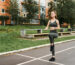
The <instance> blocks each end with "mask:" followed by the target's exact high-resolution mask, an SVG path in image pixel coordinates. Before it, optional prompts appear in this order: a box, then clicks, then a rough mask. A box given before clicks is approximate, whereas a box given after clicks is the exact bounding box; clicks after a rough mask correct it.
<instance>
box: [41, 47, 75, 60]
mask: <svg viewBox="0 0 75 65" xmlns="http://www.w3.org/2000/svg"><path fill="white" fill-rule="evenodd" d="M73 48H75V47H70V48H67V49H64V50H61V51H57V52H56V54H59V53H61V52H65V51H68V50H71V49H73ZM47 56H51V54H49V55H45V56H42V57H40V59H41V58H45V57H47Z"/></svg>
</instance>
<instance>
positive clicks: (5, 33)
mask: <svg viewBox="0 0 75 65" xmlns="http://www.w3.org/2000/svg"><path fill="white" fill-rule="evenodd" d="M44 28H45V26H0V52H7V51H13V50H18V49H23V48H28V47H32V46H37V45H42V44H48V43H49V40H35V41H33V40H24V39H22V38H20V30H21V29H44ZM43 32H49V31H43ZM30 33H32V34H33V33H36V31H35V32H34V31H32V32H31V31H29V32H28V34H30ZM69 39H75V36H71V37H64V38H58V39H55V41H56V42H58V41H64V40H69Z"/></svg>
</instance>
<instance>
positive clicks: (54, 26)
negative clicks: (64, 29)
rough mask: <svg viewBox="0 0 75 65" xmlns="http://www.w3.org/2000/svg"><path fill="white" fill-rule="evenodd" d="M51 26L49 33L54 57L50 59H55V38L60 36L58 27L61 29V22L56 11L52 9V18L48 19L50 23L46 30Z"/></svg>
mask: <svg viewBox="0 0 75 65" xmlns="http://www.w3.org/2000/svg"><path fill="white" fill-rule="evenodd" d="M49 27H50V33H49V39H50V51H51V52H52V57H51V58H50V59H49V61H55V45H54V39H55V38H57V37H58V33H57V29H60V24H59V21H58V19H57V13H56V11H51V13H50V20H49V21H48V24H47V27H46V28H45V30H47V29H48V28H49Z"/></svg>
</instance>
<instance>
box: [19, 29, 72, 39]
mask: <svg viewBox="0 0 75 65" xmlns="http://www.w3.org/2000/svg"><path fill="white" fill-rule="evenodd" d="M28 30H35V31H37V34H26V32H27V31H28ZM42 30H43V29H27V30H25V29H24V30H21V33H20V34H21V37H24V38H35V37H44V36H48V35H49V33H42ZM58 34H59V36H62V35H71V32H58Z"/></svg>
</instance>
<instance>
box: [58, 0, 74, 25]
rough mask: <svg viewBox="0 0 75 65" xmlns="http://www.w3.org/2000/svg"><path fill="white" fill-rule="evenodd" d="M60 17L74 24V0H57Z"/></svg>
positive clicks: (61, 19)
mask: <svg viewBox="0 0 75 65" xmlns="http://www.w3.org/2000/svg"><path fill="white" fill-rule="evenodd" d="M57 1H58V2H59V4H57V12H58V18H59V19H60V21H61V22H63V21H66V22H67V23H69V24H73V23H74V21H75V2H74V1H72V0H57Z"/></svg>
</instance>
